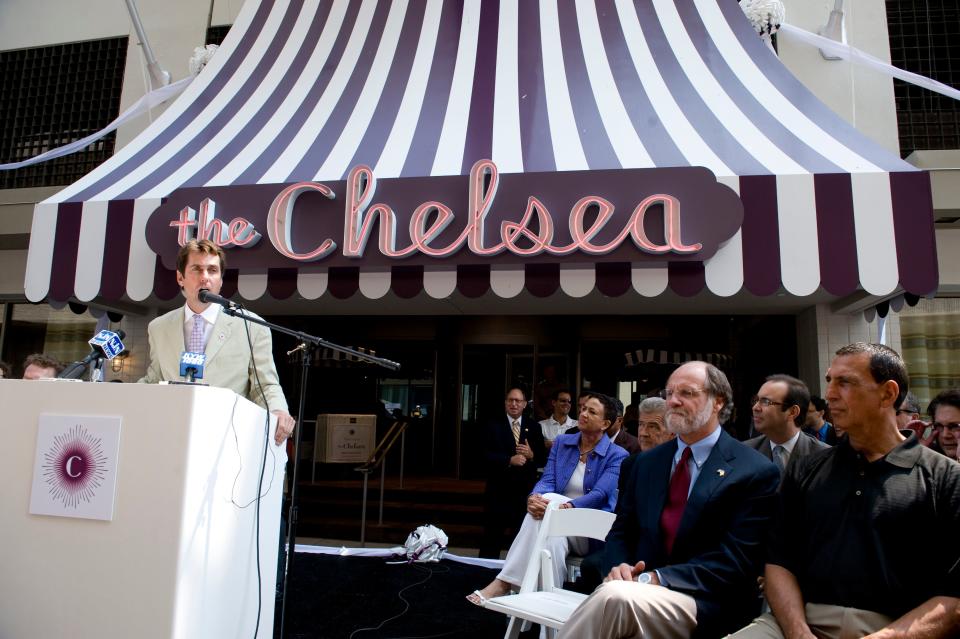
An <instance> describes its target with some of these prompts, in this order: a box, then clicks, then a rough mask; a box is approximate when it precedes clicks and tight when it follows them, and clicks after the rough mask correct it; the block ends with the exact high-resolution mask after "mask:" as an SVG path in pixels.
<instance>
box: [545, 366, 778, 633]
mask: <svg viewBox="0 0 960 639" xmlns="http://www.w3.org/2000/svg"><path fill="white" fill-rule="evenodd" d="M664 394H665V399H666V400H667V412H666V422H667V427H668V428H669V429H670V430H671V431H672V432H674V433H676V434H677V439H676V440H673V441H670V442H667V443H665V444H662V445H660V446H658V447H656V448H654V449H653V450H650V451H648V452H645V453H643V454H641V455H640V456H639V457H638V458H637V460H636V462H635V463H634V466H633V470H632V471H631V476H630V477H629V478H628V480H627V483H626V484H625V488H624V491H623V492H622V493H621V494H620V497H619V500H618V503H617V519H616V521H615V522H614V524H613V528H612V529H611V530H610V534H609V535H607V545H606V565H607V566H612V568H611V569H610V571H609V574H608V575H607V579H606V582H605V583H604V584H602V585H601V586H600V587H599V588H597V590H596V591H595V592H594V593H593V594H592V595H591V596H590V597H589V598H587V600H586V601H584V602H583V603H582V604H581V605H580V607H578V608H577V610H576V611H575V612H574V613H573V615H572V616H571V617H570V619H569V620H568V621H567V623H566V624H565V625H564V627H563V628H562V629H561V631H560V636H561V637H574V638H576V639H589V638H592V637H597V638H600V637H603V638H604V639H607V638H611V637H637V636H644V637H657V638H658V639H659V638H662V637H690V636H694V635H696V636H700V637H718V636H722V635H723V634H724V633H726V632H730V631H731V630H734V629H736V628H738V627H740V626H741V625H742V624H743V623H745V620H749V619H750V618H751V617H752V616H753V615H755V614H756V611H758V610H759V607H760V606H759V604H760V600H759V598H758V597H757V590H756V579H757V576H758V575H759V572H760V566H761V563H762V560H763V558H762V556H761V552H762V548H761V540H762V539H763V538H764V537H765V534H766V528H767V524H768V522H769V519H770V516H771V513H772V510H773V506H774V503H775V502H774V499H775V493H776V490H777V484H778V482H779V479H780V474H779V473H778V472H777V467H776V466H774V465H773V464H772V463H771V462H769V461H768V460H766V459H764V458H763V456H762V455H760V454H759V453H757V451H755V450H752V449H750V448H748V447H747V446H744V445H743V444H742V443H740V442H738V441H736V440H735V439H733V438H732V437H730V436H729V435H727V434H726V433H725V432H724V431H723V429H721V428H720V420H721V419H725V418H726V417H727V416H728V415H729V414H730V411H731V410H732V404H731V400H732V396H733V393H732V391H731V389H730V383H729V382H728V381H727V378H726V376H725V375H724V374H723V373H722V372H721V371H720V370H719V369H717V368H716V367H715V366H712V365H710V364H707V363H706V362H689V363H687V364H684V365H683V366H681V367H680V368H678V369H677V370H676V371H674V372H673V374H672V375H671V376H670V379H669V380H668V381H667V387H666V390H665V391H664Z"/></svg>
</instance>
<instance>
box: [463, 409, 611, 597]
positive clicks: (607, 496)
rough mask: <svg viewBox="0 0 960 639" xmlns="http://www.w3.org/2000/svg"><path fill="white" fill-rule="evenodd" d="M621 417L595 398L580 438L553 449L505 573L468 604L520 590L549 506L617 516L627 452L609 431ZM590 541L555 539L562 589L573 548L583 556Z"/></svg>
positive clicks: (563, 438)
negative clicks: (612, 437)
mask: <svg viewBox="0 0 960 639" xmlns="http://www.w3.org/2000/svg"><path fill="white" fill-rule="evenodd" d="M616 418H617V408H616V406H615V405H614V403H613V399H611V398H610V397H607V396H606V395H600V394H597V395H591V396H590V399H588V400H587V402H586V403H585V404H584V406H583V410H581V411H580V419H579V421H578V423H577V427H578V428H579V430H580V432H579V433H577V434H574V435H559V436H558V437H557V439H556V440H555V441H554V443H553V447H552V448H551V449H550V457H549V458H548V459H547V466H546V468H545V469H544V471H543V477H542V478H541V479H540V481H539V482H537V485H536V486H534V488H533V492H532V493H530V495H529V496H528V497H527V515H526V517H524V519H523V525H522V526H521V527H520V531H519V532H518V533H517V536H516V538H515V539H514V540H513V544H511V545H510V550H509V551H507V558H506V560H505V561H504V563H503V569H502V570H501V571H500V574H499V575H497V577H496V579H494V580H493V581H491V582H490V583H489V584H488V585H487V586H486V588H484V589H483V590H474V591H473V592H472V593H471V594H469V595H467V600H468V601H470V602H471V603H474V604H477V605H480V604H482V603H483V601H484V600H485V599H489V598H490V597H499V596H501V595H505V594H507V593H509V592H510V591H511V589H513V588H514V587H516V588H519V587H520V583H521V581H522V580H523V572H524V570H526V567H527V561H528V559H529V557H530V552H531V551H532V549H533V545H534V543H535V542H536V539H537V533H538V532H539V530H540V521H541V520H542V519H543V515H544V513H545V512H546V508H547V504H549V503H550V502H551V501H560V502H561V504H560V508H596V509H598V510H606V511H607V512H612V511H613V509H614V507H615V506H616V505H617V480H618V478H619V475H620V463H621V462H622V461H623V460H624V458H625V457H626V456H627V451H625V450H624V449H623V448H620V447H619V446H617V445H616V444H614V443H613V442H611V441H610V438H609V437H607V435H606V431H607V429H608V428H610V425H611V424H613V422H614V420H616ZM586 542H587V540H586V539H582V538H579V537H571V538H567V537H551V538H550V539H548V540H547V547H548V548H549V549H550V554H551V556H552V557H553V570H554V583H557V584H562V583H563V581H564V579H563V576H564V575H565V574H566V560H567V552H568V551H569V550H570V549H571V548H572V549H573V550H574V551H577V552H579V553H580V554H583V553H585V552H586V550H587V543H586Z"/></svg>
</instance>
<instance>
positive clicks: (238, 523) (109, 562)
mask: <svg viewBox="0 0 960 639" xmlns="http://www.w3.org/2000/svg"><path fill="white" fill-rule="evenodd" d="M0 406H2V407H3V411H2V416H0V423H2V425H3V426H2V438H3V439H2V441H3V447H2V449H3V461H2V462H0V637H2V638H3V639H48V638H49V639H53V638H59V637H75V638H81V637H83V638H85V637H90V638H96V639H108V638H114V637H115V638H120V637H123V638H129V637H163V638H166V637H176V638H183V639H196V638H201V637H202V638H204V639H209V638H216V637H223V638H224V639H226V638H229V639H236V638H240V637H254V636H257V637H261V638H267V637H272V636H273V619H274V589H275V583H276V570H277V549H278V540H279V534H280V533H279V530H280V508H281V493H282V490H283V474H284V467H285V464H286V460H287V455H286V447H285V446H276V445H274V443H273V431H274V428H275V422H276V418H272V420H271V422H270V425H269V444H268V452H267V457H266V469H265V473H264V478H263V488H262V490H261V491H260V492H261V494H262V495H263V496H262V498H261V500H260V535H259V544H260V573H261V575H260V581H261V584H262V588H261V603H262V607H261V612H260V623H259V627H257V624H256V617H257V565H256V540H257V536H256V529H255V509H256V504H255V500H256V497H257V482H258V479H259V475H260V468H261V461H262V460H263V444H264V431H265V429H266V428H267V426H266V424H265V416H266V412H265V411H264V410H263V409H262V408H260V407H259V406H257V405H255V404H253V403H251V402H249V401H247V400H246V399H243V398H241V397H238V396H237V395H235V394H234V393H233V392H231V391H229V390H225V389H219V388H206V387H196V386H183V385H146V384H109V383H101V384H91V383H78V382H66V381H53V380H48V381H21V380H0ZM42 415H43V416H48V415H62V416H108V417H109V416H114V417H116V416H119V417H120V418H121V423H120V436H119V453H118V455H117V462H118V466H117V470H116V489H115V501H114V508H113V518H112V520H111V521H103V520H97V519H78V518H73V517H59V516H47V515H33V514H30V505H31V490H32V485H33V480H34V470H35V468H34V467H35V465H36V457H37V446H38V423H39V422H40V419H41V416H42ZM44 419H45V420H47V419H48V418H47V417H44ZM67 468H71V469H74V467H71V466H67ZM77 468H79V467H77Z"/></svg>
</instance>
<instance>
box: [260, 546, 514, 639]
mask: <svg viewBox="0 0 960 639" xmlns="http://www.w3.org/2000/svg"><path fill="white" fill-rule="evenodd" d="M387 561H388V560H386V559H383V558H380V557H339V556H336V555H318V554H309V553H297V556H296V561H295V562H294V567H293V572H292V573H291V575H290V581H289V587H290V593H289V597H290V601H289V602H288V604H287V621H286V635H287V638H288V639H321V638H323V639H327V638H329V639H384V638H387V637H389V638H392V639H400V638H409V639H413V638H414V637H417V638H423V639H427V638H428V637H429V638H437V639H439V638H441V637H460V638H467V637H477V638H483V639H485V638H487V637H490V638H493V637H502V636H503V633H504V631H505V630H506V619H507V618H506V617H505V616H504V615H501V614H499V613H496V612H492V611H489V610H484V609H483V608H479V607H477V606H474V605H473V604H471V603H469V602H468V601H466V599H464V597H465V596H466V595H467V594H468V593H470V592H473V590H474V589H475V588H482V587H483V586H485V585H487V584H488V583H489V582H490V581H491V580H492V579H493V578H494V577H495V576H496V574H497V571H496V570H491V569H488V568H480V567H478V566H469V565H466V564H461V563H458V562H454V561H447V560H444V561H441V562H439V563H428V564H388V563H387ZM404 589H406V590H404ZM401 590H402V591H403V592H402V594H401V592H400V591H401ZM401 596H402V597H403V598H404V599H406V601H407V602H409V609H407V604H405V603H404V601H403V600H402V599H401V598H400V597H401ZM394 616H396V618H395V619H392V620H390V621H387V620H388V619H390V618H391V617H394ZM384 622H386V623H384ZM276 623H277V627H278V628H279V625H280V611H279V609H278V610H277V619H276ZM381 624H383V625H382V626H381ZM378 626H381V627H380V628H379V629H377V630H374V628H377V627H378ZM365 628H370V630H364V629H365Z"/></svg>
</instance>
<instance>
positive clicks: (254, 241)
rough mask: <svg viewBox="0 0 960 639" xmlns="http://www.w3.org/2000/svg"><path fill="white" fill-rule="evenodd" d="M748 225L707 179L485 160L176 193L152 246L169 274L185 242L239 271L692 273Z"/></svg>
mask: <svg viewBox="0 0 960 639" xmlns="http://www.w3.org/2000/svg"><path fill="white" fill-rule="evenodd" d="M742 220H743V208H742V205H741V203H740V199H739V198H738V197H737V195H736V194H735V193H734V192H733V191H731V190H730V189H729V188H727V187H725V186H723V185H721V184H718V183H717V181H716V179H715V178H714V176H713V175H712V174H711V173H710V172H709V171H707V170H706V169H703V168H697V167H694V168H671V169H622V170H609V171H573V172H554V173H526V174H524V173H521V174H507V175H501V174H500V173H499V172H498V170H497V167H496V165H495V164H494V163H493V162H492V161H490V160H481V161H478V162H477V163H475V164H474V165H473V168H472V169H471V171H470V175H469V176H438V177H427V178H395V179H387V180H379V181H378V180H377V178H376V176H375V175H374V171H373V170H372V169H370V168H369V167H367V166H363V165H360V166H356V167H354V168H353V169H352V170H351V171H350V173H349V175H348V176H347V179H346V180H345V181H339V182H298V183H295V184H289V185H279V186H278V185H245V186H233V187H209V188H190V189H181V190H179V191H176V192H174V193H173V194H172V195H171V196H170V198H169V199H168V200H167V201H166V203H165V204H164V205H162V206H161V207H160V208H158V209H157V211H156V212H155V213H154V215H153V216H152V217H151V220H150V222H149V223H148V227H147V237H148V242H149V243H150V246H151V248H153V250H154V251H156V252H157V253H158V254H160V255H161V256H163V258H164V261H165V262H166V263H168V265H170V264H172V261H173V259H172V258H173V255H175V254H176V250H177V249H178V248H179V247H180V246H182V245H183V244H185V243H186V242H187V241H188V240H190V239H193V238H198V239H201V238H207V239H210V240H212V241H214V242H216V243H217V244H219V245H220V246H222V247H224V248H225V249H229V248H244V249H248V250H244V251H232V252H231V255H230V265H231V266H236V267H240V268H244V267H281V266H288V267H289V266H290V265H291V263H300V264H303V265H305V264H307V263H319V265H323V266H344V265H363V264H376V265H386V264H390V263H403V264H435V263H438V262H441V261H442V262H453V263H467V262H471V263H477V262H478V261H479V262H491V263H505V262H513V263H516V262H551V261H559V260H563V261H591V262H596V261H629V262H637V261H644V260H649V261H673V260H677V261H686V260H690V259H695V260H697V261H700V260H704V259H706V258H708V257H710V256H712V255H713V254H714V253H715V252H716V250H717V248H719V246H720V245H721V244H722V243H723V242H724V241H726V240H727V239H729V238H730V237H731V236H732V235H733V234H734V233H735V232H736V230H737V229H738V228H739V227H740V224H741V222H742ZM171 233H175V236H176V243H174V242H172V241H171V240H172V239H173V237H172V236H171ZM264 234H265V235H266V236H267V238H268V239H269V242H268V243H265V242H262V241H261V240H262V239H263V236H264Z"/></svg>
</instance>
